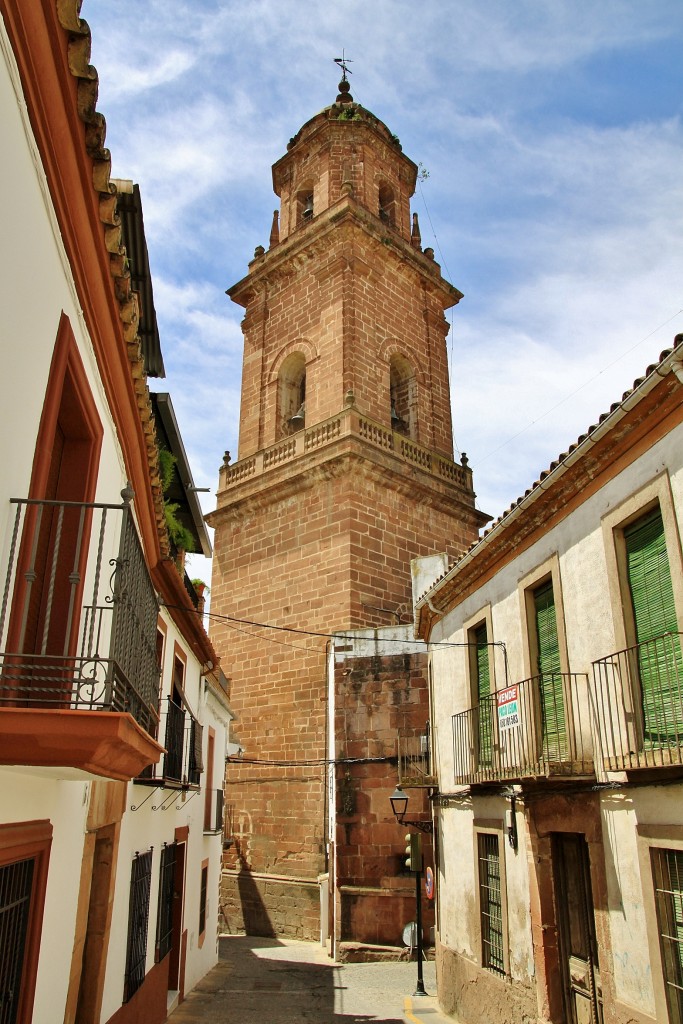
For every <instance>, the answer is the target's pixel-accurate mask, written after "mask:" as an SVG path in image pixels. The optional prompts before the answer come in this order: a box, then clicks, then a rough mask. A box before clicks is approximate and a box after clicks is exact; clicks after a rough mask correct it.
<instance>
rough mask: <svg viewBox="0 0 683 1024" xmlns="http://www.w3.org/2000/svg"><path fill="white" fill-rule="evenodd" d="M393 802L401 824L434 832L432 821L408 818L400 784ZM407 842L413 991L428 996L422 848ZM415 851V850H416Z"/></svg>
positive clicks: (390, 798)
mask: <svg viewBox="0 0 683 1024" xmlns="http://www.w3.org/2000/svg"><path fill="white" fill-rule="evenodd" d="M389 800H390V802H391V809H392V811H393V812H394V816H395V818H396V820H397V822H398V823H399V825H409V826H410V827H411V828H416V829H418V830H419V831H420V832H428V833H432V832H433V831H434V825H433V823H432V822H431V821H409V820H407V819H406V816H405V815H406V811H407V809H408V797H407V796H406V794H405V793H404V792H403V790H402V789H401V787H400V786H397V787H396V789H395V790H394V792H393V793H392V795H391V796H390V797H389ZM412 839H414V840H417V839H418V837H417V836H413V837H412ZM406 842H408V843H409V844H410V845H409V846H408V847H407V848H406V852H409V857H408V867H409V868H410V870H411V872H412V874H414V875H415V906H416V913H415V927H416V930H417V943H416V945H417V987H416V989H415V991H414V992H413V995H414V996H426V995H427V992H426V991H425V986H424V980H423V977H422V956H423V953H422V889H421V879H422V849H421V844H420V843H419V842H416V843H413V842H412V841H411V836H410V835H408V836H406ZM414 851H415V852H414Z"/></svg>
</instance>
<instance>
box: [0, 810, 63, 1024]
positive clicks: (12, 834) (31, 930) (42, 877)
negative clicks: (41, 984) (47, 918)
mask: <svg viewBox="0 0 683 1024" xmlns="http://www.w3.org/2000/svg"><path fill="white" fill-rule="evenodd" d="M51 845H52V824H51V823H50V822H49V821H47V820H43V821H24V822H12V823H11V824H8V825H0V865H1V866H5V865H7V864H13V863H16V862H17V861H21V860H28V859H29V858H32V859H34V860H35V867H34V871H33V891H32V893H31V908H30V916H29V924H28V935H27V939H26V950H25V954H24V968H23V972H22V978H21V995H20V997H19V1009H18V1013H17V1020H16V1024H31V1021H32V1019H33V1002H34V999H35V994H36V976H37V973H38V957H39V956H40V942H41V938H42V931H43V929H42V924H43V911H44V909H45V891H46V889H47V876H48V865H49V861H50V847H51Z"/></svg>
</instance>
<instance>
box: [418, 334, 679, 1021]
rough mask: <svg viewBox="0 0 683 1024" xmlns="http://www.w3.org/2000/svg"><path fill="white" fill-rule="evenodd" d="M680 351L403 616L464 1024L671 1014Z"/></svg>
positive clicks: (444, 939) (456, 1009)
mask: <svg viewBox="0 0 683 1024" xmlns="http://www.w3.org/2000/svg"><path fill="white" fill-rule="evenodd" d="M682 343H683V336H681V335H679V336H677V338H676V339H675V345H674V347H673V349H671V350H670V351H668V352H665V353H663V355H662V357H661V359H660V361H659V362H658V363H657V364H656V365H654V366H650V367H649V368H648V370H647V371H646V374H645V376H644V377H643V378H642V379H640V380H639V381H636V382H635V385H634V387H633V389H632V390H630V391H629V392H627V393H626V394H625V395H624V396H623V399H622V400H621V401H619V402H616V403H615V404H614V405H613V406H612V408H611V410H610V412H609V413H607V414H605V415H604V416H602V417H601V418H600V420H599V422H598V423H597V424H595V425H594V426H593V427H591V428H590V429H589V430H588V431H587V433H586V434H585V435H584V436H583V437H581V438H579V440H578V441H577V443H576V444H574V445H572V446H571V448H570V449H569V451H568V452H566V453H564V454H562V455H561V456H560V457H559V458H558V459H557V461H556V462H554V463H553V464H552V465H551V466H550V467H549V469H548V470H547V471H546V472H544V473H543V474H542V476H541V478H540V479H539V480H538V481H537V482H536V483H535V484H534V485H533V486H532V487H531V488H530V489H529V490H528V491H527V492H526V494H525V495H524V497H523V498H521V499H520V500H519V501H517V502H516V503H515V504H514V505H513V506H512V507H511V508H510V509H509V510H508V511H507V512H506V513H505V514H504V515H503V516H502V517H501V518H500V519H499V520H498V521H497V522H495V523H494V524H493V525H492V526H491V527H490V528H489V529H488V530H487V531H486V532H485V533H484V535H483V537H482V538H481V539H480V540H479V542H478V543H477V544H475V545H474V546H473V547H472V548H471V549H470V550H469V551H468V552H467V553H466V554H465V555H464V556H463V558H461V559H460V560H459V561H458V562H457V563H456V564H455V565H454V566H453V567H452V568H451V569H450V570H448V571H446V572H445V573H444V574H443V575H442V576H441V578H440V579H438V580H437V581H436V582H434V583H433V584H432V585H431V586H430V587H429V589H428V590H427V591H426V593H424V594H423V595H422V597H421V598H420V599H419V600H418V602H417V610H416V629H417V632H418V635H419V636H420V637H422V638H423V639H424V640H426V641H428V642H429V644H430V671H431V718H432V739H433V746H434V750H433V754H434V757H435V759H436V767H437V777H438V791H437V792H436V794H435V796H434V808H435V820H436V825H437V833H438V840H437V844H436V848H437V851H438V865H437V867H438V871H437V957H438V963H437V966H438V980H439V996H440V1000H441V1003H442V1005H444V1007H445V1008H446V1009H448V1010H449V1011H450V1012H452V1013H454V1014H456V1015H457V1017H458V1020H461V1021H463V1022H465V1024H466V1022H470V1021H472V1022H474V1021H477V1020H480V1019H481V1017H480V1011H481V1006H482V1005H483V1004H485V1005H486V1006H487V1020H488V1021H500V1022H503V1021H505V1022H510V1024H512V1022H513V1021H514V1022H518V1021H521V1020H525V1021H539V1022H541V1021H542V1022H544V1024H546V1022H550V1021H552V1022H558V1024H559V1022H560V1021H562V1022H564V1021H567V1022H572V1024H584V1022H591V1024H597V1022H602V1021H605V1022H610V1024H611V1022H614V1024H617V1022H620V1024H621V1022H623V1024H625V1022H627V1021H628V1022H632V1021H637V1022H639V1024H644V1022H646V1021H647V1022H654V1021H660V1022H661V1021H670V1022H678V1021H681V1020H682V1019H683V800H682V799H681V797H682V796H683V658H682V655H681V638H680V633H681V626H682V624H683V573H682V571H681V569H682V567H683V562H682V558H681V540H680V528H681V521H682V517H683V425H682V422H681V421H682V419H683V415H682V408H683V407H682V405H681V398H682V397H683V390H682V382H683V358H682V353H683V344H682Z"/></svg>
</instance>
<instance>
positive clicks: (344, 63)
mask: <svg viewBox="0 0 683 1024" xmlns="http://www.w3.org/2000/svg"><path fill="white" fill-rule="evenodd" d="M334 63H335V64H338V65H339V67H340V68H341V71H342V82H346V81H348V79H347V77H346V72H347V71H348V73H349V74H350V75H351V74H353V72H352V71H351V68H349V67H347V64H353V63H354V62H353V61H352V60H347V59H346V50H342V55H341V57H335V58H334Z"/></svg>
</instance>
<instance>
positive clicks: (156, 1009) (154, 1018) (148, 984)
mask: <svg viewBox="0 0 683 1024" xmlns="http://www.w3.org/2000/svg"><path fill="white" fill-rule="evenodd" d="M167 992H168V957H164V959H163V960H162V961H161V963H158V964H155V965H154V967H151V968H150V970H149V971H148V972H147V974H146V975H145V980H144V981H143V983H142V985H141V986H140V988H139V989H138V990H137V992H136V993H135V994H134V995H133V996H132V997H131V998H130V999H129V1000H128V1002H127V1003H124V1004H123V1005H122V1006H121V1007H119V1009H118V1010H117V1011H116V1013H115V1014H113V1016H111V1017H110V1018H109V1020H108V1021H107V1024H142V1022H144V1024H163V1022H164V1021H165V1020H166V1005H167Z"/></svg>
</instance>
